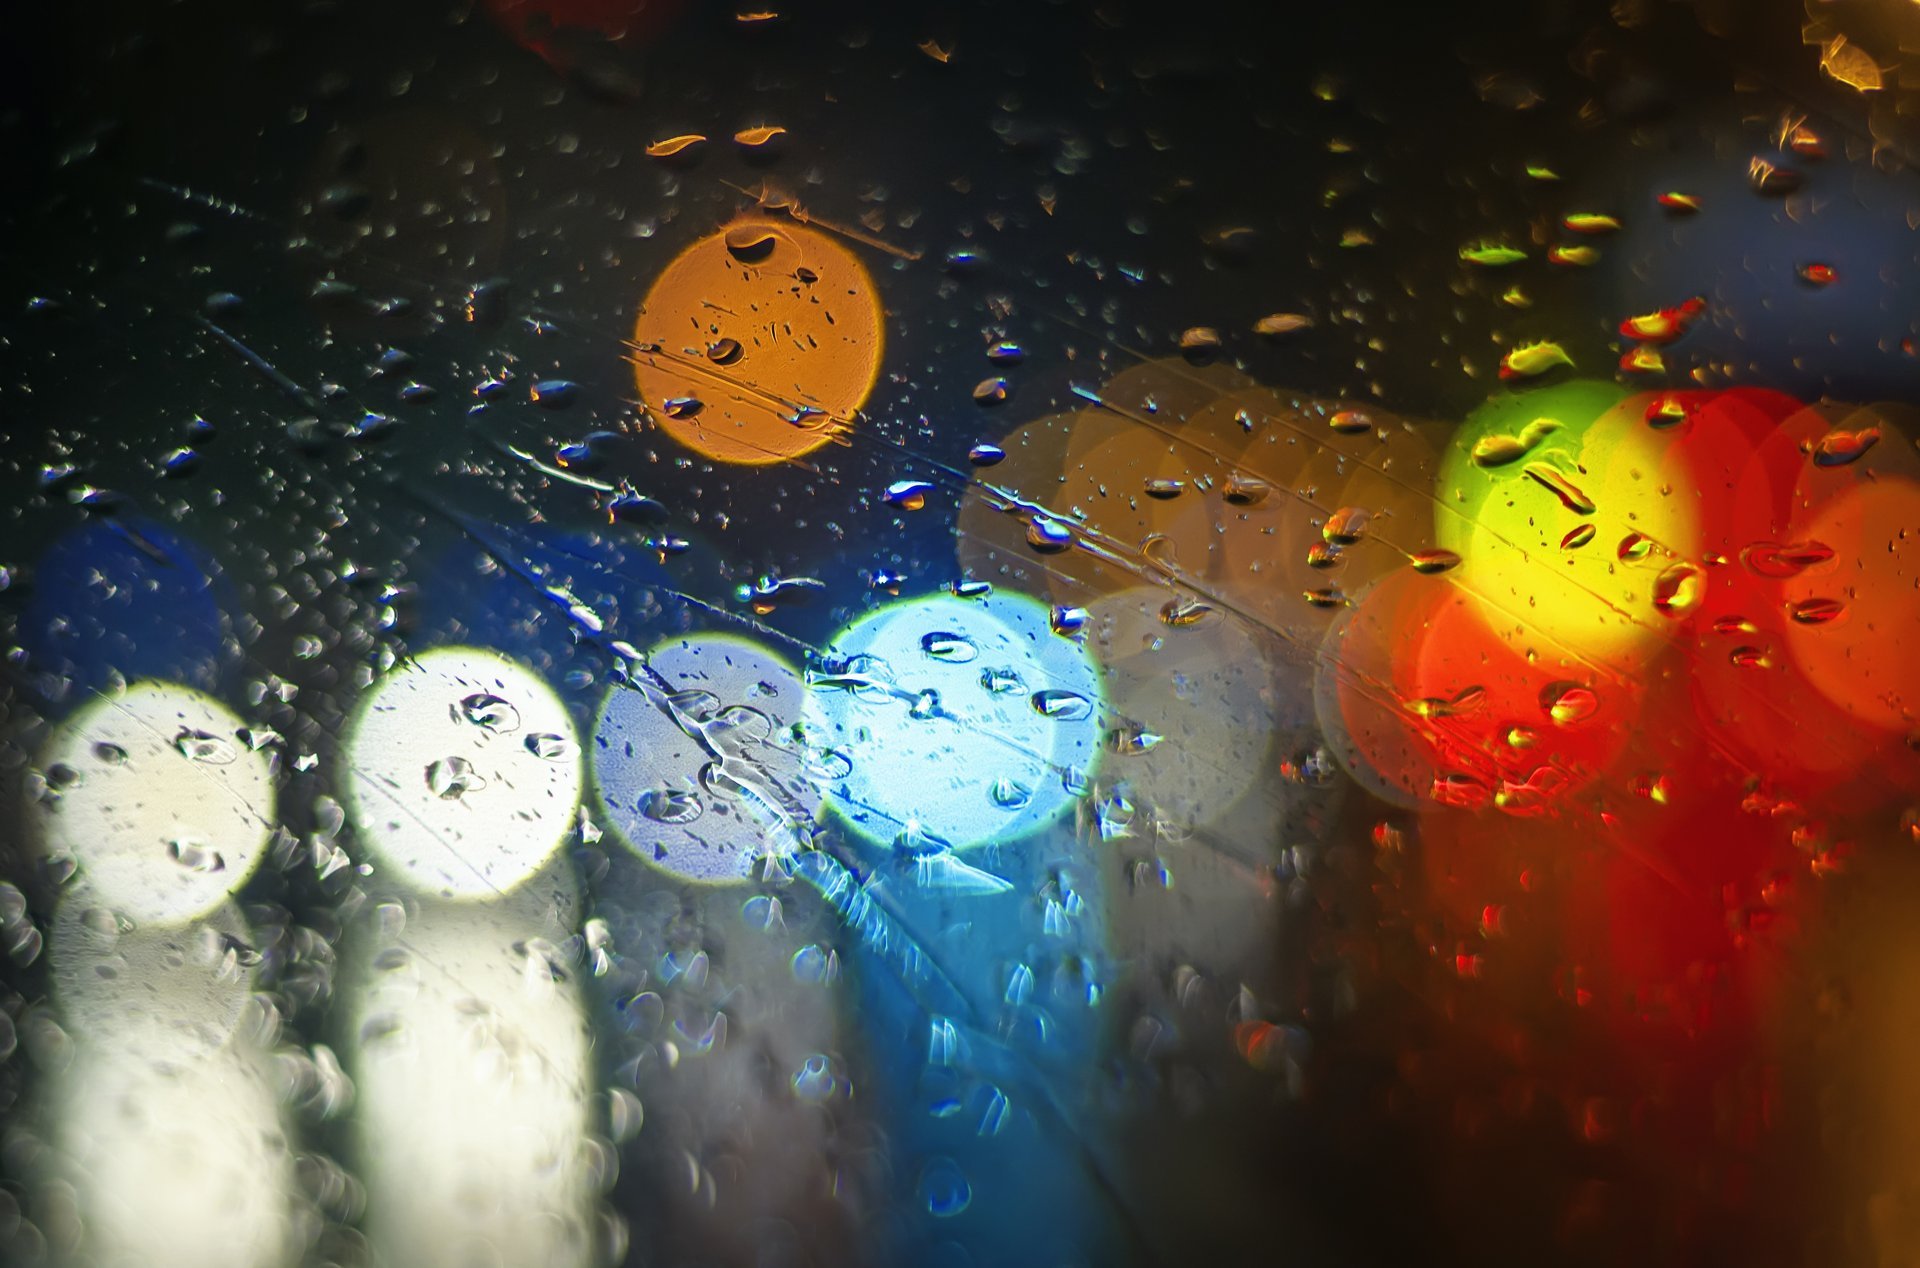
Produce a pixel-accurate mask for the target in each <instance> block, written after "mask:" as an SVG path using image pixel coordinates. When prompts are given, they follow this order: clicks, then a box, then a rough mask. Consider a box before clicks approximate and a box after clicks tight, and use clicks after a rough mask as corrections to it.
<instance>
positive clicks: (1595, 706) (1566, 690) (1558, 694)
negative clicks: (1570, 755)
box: [1540, 682, 1600, 726]
mask: <svg viewBox="0 0 1920 1268" xmlns="http://www.w3.org/2000/svg"><path fill="white" fill-rule="evenodd" d="M1540 708H1541V709H1542V710H1544V711H1545V713H1546V715H1547V716H1548V717H1550V718H1552V719H1553V721H1554V723H1555V724H1556V725H1558V726H1574V725H1576V724H1578V723H1581V722H1585V721H1586V720H1587V719H1588V718H1591V717H1592V716H1593V715H1594V714H1595V713H1597V712H1598V711H1599V709H1600V697H1599V696H1597V695H1595V694H1594V693H1593V692H1592V691H1591V690H1590V689H1588V688H1586V687H1583V686H1581V685H1580V684H1579V683H1577V682H1553V683H1548V684H1547V685H1546V686H1545V687H1542V688H1541V689H1540Z"/></svg>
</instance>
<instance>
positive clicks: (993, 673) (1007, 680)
mask: <svg viewBox="0 0 1920 1268" xmlns="http://www.w3.org/2000/svg"><path fill="white" fill-rule="evenodd" d="M980 686H981V687H982V688H984V689H985V690H986V691H987V692H989V693H991V694H992V695H996V696H1004V695H1010V694H1012V693H1014V692H1019V691H1025V690H1026V689H1027V684H1026V683H1025V682H1024V681H1023V680H1022V679H1021V677H1020V675H1019V674H1017V673H1015V672H1014V671H1013V670H1011V669H983V670H981V671H980Z"/></svg>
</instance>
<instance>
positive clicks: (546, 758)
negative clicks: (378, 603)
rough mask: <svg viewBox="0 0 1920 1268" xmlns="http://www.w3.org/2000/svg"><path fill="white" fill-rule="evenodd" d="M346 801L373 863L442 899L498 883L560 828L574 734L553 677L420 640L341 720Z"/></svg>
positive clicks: (573, 799)
mask: <svg viewBox="0 0 1920 1268" xmlns="http://www.w3.org/2000/svg"><path fill="white" fill-rule="evenodd" d="M345 751H346V759H347V776H346V781H345V790H346V794H347V798H346V799H347V810H348V813H349V814H350V815H351V816H352V820H353V824H354V829H355V831H356V832H357V833H358V835H359V838H360V840H361V841H363V842H365V843H366V844H367V846H368V847H369V849H370V850H371V851H372V852H373V854H374V855H375V856H376V858H377V860H378V861H379V863H380V864H381V865H383V866H385V867H387V868H391V869H392V870H394V871H396V872H398V873H399V874H400V875H402V876H403V877H404V878H405V879H406V880H407V881H408V882H409V883H410V884H412V885H413V886H414V887H416V888H417V889H420V890H422V891H424V892H428V893H433V894H438V895H440V896H441V897H445V898H490V897H495V896H497V895H501V894H505V893H507V892H509V891H510V890H512V889H514V888H515V887H516V886H518V885H520V884H522V883H524V882H525V881H526V880H527V879H528V878H530V877H532V876H533V875H534V874H535V873H536V872H538V871H539V870H540V868H541V866H542V865H543V864H545V863H546V862H547V860H548V859H550V858H552V857H553V854H554V852H555V851H556V850H557V849H558V848H559V847H560V844H561V842H562V841H564V840H565V839H566V836H567V833H568V832H569V831H571V830H572V828H573V825H574V814H575V811H576V810H577V809H578V808H579V805H580V785H581V778H582V777H581V762H580V746H579V743H578V741H577V740H576V739H575V737H574V728H573V721H572V719H571V718H569V717H568V716H567V711H566V706H565V705H563V704H562V703H561V702H560V698H559V697H558V696H556V695H555V694H554V692H553V689H552V688H551V687H549V686H547V684H546V683H545V681H543V680H542V679H541V678H540V677H539V676H538V675H537V674H535V673H534V672H533V671H532V670H530V669H528V668H527V667H526V666H524V665H521V664H519V663H518V662H517V661H512V660H509V659H507V658H506V657H504V656H501V655H499V654H498V653H495V652H490V651H484V650H482V649H479V648H474V647H443V648H435V649H433V650H431V651H427V652H422V653H421V654H420V655H419V656H417V657H414V658H412V659H410V660H408V661H406V662H404V663H403V664H402V665H400V666H398V667H396V668H395V669H394V670H393V671H392V672H390V673H388V674H387V675H386V676H385V677H383V678H381V679H380V680H379V681H378V682H376V683H375V684H374V685H373V688H372V690H371V691H369V692H368V694H367V696H366V698H365V699H364V700H362V701H361V703H360V707H359V709H358V710H357V711H356V712H355V714H354V717H353V720H352V722H351V723H350V724H349V726H348V731H347V741H346V746H345Z"/></svg>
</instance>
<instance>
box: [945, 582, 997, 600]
mask: <svg viewBox="0 0 1920 1268" xmlns="http://www.w3.org/2000/svg"><path fill="white" fill-rule="evenodd" d="M947 590H948V592H949V593H951V594H952V595H953V597H954V598H956V599H984V598H986V597H987V596H988V595H990V594H992V593H993V582H991V581H975V580H974V579H973V578H971V577H962V578H960V579H959V580H958V581H956V582H954V583H953V584H952V585H950V586H948V587H947Z"/></svg>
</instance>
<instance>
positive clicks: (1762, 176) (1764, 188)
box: [1747, 156, 1806, 195]
mask: <svg viewBox="0 0 1920 1268" xmlns="http://www.w3.org/2000/svg"><path fill="white" fill-rule="evenodd" d="M1747 183H1748V184H1749V185H1751V186H1753V192H1754V193H1756V194H1771V195H1785V194H1791V193H1792V192H1793V191H1795V190H1796V189H1799V188H1800V186H1801V185H1803V184H1805V183H1806V177H1805V176H1803V175H1801V174H1800V173H1799V172H1797V171H1795V170H1794V169H1793V168H1791V167H1780V166H1778V165H1776V164H1774V163H1770V162H1768V161H1767V160H1766V159H1763V158H1760V157H1758V156H1756V157H1755V158H1754V159H1753V160H1752V161H1751V162H1749V163H1748V164H1747Z"/></svg>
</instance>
